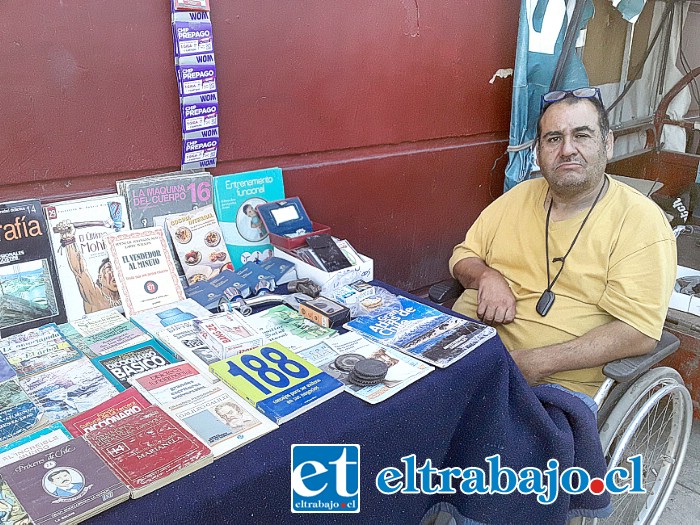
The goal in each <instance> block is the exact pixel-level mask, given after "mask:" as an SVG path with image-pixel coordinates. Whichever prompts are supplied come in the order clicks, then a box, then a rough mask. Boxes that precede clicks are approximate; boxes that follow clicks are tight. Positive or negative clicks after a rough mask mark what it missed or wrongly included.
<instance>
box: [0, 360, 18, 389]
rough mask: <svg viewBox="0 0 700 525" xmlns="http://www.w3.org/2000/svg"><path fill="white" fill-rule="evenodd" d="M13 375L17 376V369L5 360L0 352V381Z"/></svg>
mask: <svg viewBox="0 0 700 525" xmlns="http://www.w3.org/2000/svg"><path fill="white" fill-rule="evenodd" d="M14 377H17V371H16V370H15V369H14V368H13V367H12V365H11V364H10V362H9V361H8V360H7V358H6V357H5V354H3V353H0V383H2V382H3V381H7V380H8V379H12V378H14Z"/></svg>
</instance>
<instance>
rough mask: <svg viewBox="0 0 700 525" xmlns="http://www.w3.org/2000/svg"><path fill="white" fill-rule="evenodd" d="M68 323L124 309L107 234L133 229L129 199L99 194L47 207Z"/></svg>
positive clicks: (52, 244)
mask: <svg viewBox="0 0 700 525" xmlns="http://www.w3.org/2000/svg"><path fill="white" fill-rule="evenodd" d="M44 213H45V214H46V220H47V223H48V233H49V236H50V238H51V246H52V247H53V251H54V257H55V261H56V270H57V271H58V278H59V280H60V282H61V290H62V291H63V297H64V300H65V304H66V316H67V318H68V320H72V319H75V318H77V317H80V316H82V315H85V314H87V313H92V312H97V311H100V310H104V309H105V308H116V307H120V306H121V298H120V297H119V290H118V289H117V282H116V281H115V279H114V273H113V272H112V263H110V261H109V258H108V257H107V246H106V245H105V240H104V238H105V236H106V235H108V234H110V233H113V232H119V231H122V230H129V220H128V217H127V214H126V205H125V202H124V197H123V196H121V195H116V194H114V195H104V196H95V197H89V198H85V199H76V200H70V201H65V202H57V203H54V204H49V205H46V206H44Z"/></svg>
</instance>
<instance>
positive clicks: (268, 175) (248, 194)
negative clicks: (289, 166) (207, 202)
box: [213, 168, 284, 268]
mask: <svg viewBox="0 0 700 525" xmlns="http://www.w3.org/2000/svg"><path fill="white" fill-rule="evenodd" d="M213 184H214V209H215V210H216V215H217V217H219V224H220V225H221V231H222V233H223V236H224V241H225V242H226V248H227V249H228V253H229V255H230V256H231V261H233V266H234V267H235V268H238V267H240V266H241V265H242V264H245V263H246V262H248V261H263V260H265V259H268V258H269V257H272V245H271V244H270V242H269V238H268V232H267V230H266V229H265V225H264V224H263V222H262V219H261V218H260V216H259V215H258V212H257V211H256V209H255V208H256V206H258V205H259V204H265V203H267V202H272V201H276V200H280V199H284V180H283V178H282V170H281V169H280V168H268V169H264V170H256V171H248V172H244V173H234V174H230V175H218V176H216V177H214V181H213Z"/></svg>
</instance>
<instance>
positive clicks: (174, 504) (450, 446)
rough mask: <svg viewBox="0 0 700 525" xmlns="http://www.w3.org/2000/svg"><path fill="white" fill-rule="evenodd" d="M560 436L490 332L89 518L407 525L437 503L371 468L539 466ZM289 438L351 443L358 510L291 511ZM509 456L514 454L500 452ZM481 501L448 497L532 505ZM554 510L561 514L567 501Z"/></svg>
mask: <svg viewBox="0 0 700 525" xmlns="http://www.w3.org/2000/svg"><path fill="white" fill-rule="evenodd" d="M387 288H390V287H387ZM390 289H391V288H390ZM392 291H394V292H398V290H392ZM549 390H553V389H551V388H550V389H549ZM566 395H567V396H568V394H566ZM476 429H478V432H476V431H475V430H476ZM472 438H476V439H472ZM562 439H566V436H562V433H561V432H558V431H557V429H556V427H555V426H554V424H553V423H552V422H551V420H550V419H549V418H548V417H547V412H546V411H545V409H544V408H543V406H542V404H540V402H539V401H538V399H537V397H536V396H535V395H534V394H533V390H532V389H531V388H530V387H529V386H528V385H527V383H526V382H525V380H524V378H523V377H522V375H521V374H520V372H519V371H518V370H517V366H516V365H515V363H514V362H513V361H512V359H511V358H510V356H509V354H508V352H507V351H506V349H505V348H504V347H503V345H502V343H501V342H500V340H499V339H498V338H497V337H496V338H493V339H491V340H489V341H486V342H485V343H484V344H483V345H482V346H480V347H478V348H477V349H476V350H474V351H473V352H472V353H470V354H469V355H467V356H465V357H464V358H463V359H461V360H460V361H458V362H456V363H454V364H453V365H452V366H450V367H448V368H446V369H436V370H435V371H433V372H432V373H430V374H428V375H427V376H426V377H424V378H422V379H420V380H419V381H418V382H416V383H414V384H412V385H409V386H408V387H407V388H406V389H404V390H403V391H401V392H399V393H398V394H396V395H395V396H393V397H392V398H390V399H388V400H386V401H384V402H381V403H379V404H377V405H369V404H367V403H365V402H363V401H361V400H360V399H358V398H356V397H354V396H352V395H350V394H348V393H341V394H340V395H338V396H336V397H334V398H332V399H330V400H329V401H327V402H325V403H323V404H321V405H319V406H317V407H315V408H313V409H311V410H310V411H308V412H306V413H304V414H302V415H300V416H298V417H296V418H294V419H292V420H291V421H289V422H286V423H284V424H282V425H281V426H280V428H279V429H278V430H275V431H273V432H271V433H270V434H268V435H266V436H263V437H262V438H260V439H258V440H256V441H254V442H252V443H250V444H248V445H246V446H244V447H243V448H241V449H239V450H236V451H233V452H231V453H230V454H228V455H226V456H224V457H222V458H221V459H218V460H216V461H215V462H214V463H213V464H212V465H209V466H207V467H205V468H203V469H201V470H198V471H196V472H194V473H192V474H190V475H188V476H187V477H185V478H183V479H181V480H179V481H176V482H175V483H172V484H170V485H167V486H165V487H163V488H161V489H159V490H158V491H156V492H154V493H151V494H149V495H147V496H145V497H143V498H140V499H136V500H129V501H127V502H126V503H123V504H121V505H118V506H117V507H114V508H112V509H110V510H108V511H106V512H104V513H103V514H100V515H98V516H96V517H95V518H93V519H92V520H91V521H90V523H94V524H111V523H115V524H116V523H120V524H121V523H138V524H148V523H154V524H155V523H158V524H161V523H162V524H165V523H167V524H180V523H183V524H184V523H187V524H201V523H211V524H225V523H236V524H263V523H264V524H279V523H348V524H358V523H367V524H380V523H381V524H390V523H397V524H399V523H400V524H402V525H404V524H417V523H418V522H419V521H420V519H421V517H422V516H423V515H424V514H425V512H426V510H427V509H428V508H429V507H430V506H431V505H432V504H433V503H434V502H436V501H441V500H444V499H445V496H441V497H437V498H436V497H435V496H429V495H423V494H420V495H402V494H400V493H398V494H395V495H392V496H386V495H383V494H382V493H380V492H379V490H378V489H377V488H376V486H375V478H376V475H377V473H378V472H379V471H380V470H382V469H383V468H385V467H390V466H394V467H397V468H400V469H401V468H402V467H403V464H402V463H401V458H402V457H403V456H406V455H410V454H416V456H417V458H418V461H419V465H420V464H422V462H423V461H424V460H425V459H426V458H430V459H432V462H433V465H435V466H441V465H442V466H453V465H454V466H463V467H467V466H480V467H485V463H484V457H485V455H489V454H495V453H501V455H502V457H503V464H508V461H509V457H510V459H511V460H512V461H513V462H515V463H516V464H517V463H518V462H521V463H524V465H528V464H530V465H532V466H538V465H539V464H542V462H543V461H544V460H543V459H542V458H545V457H551V456H547V454H548V453H549V452H551V450H552V449H553V448H554V447H556V446H557V444H558V443H559V441H560V440H562ZM295 443H319V444H322V443H329V444H334V443H356V444H359V445H360V447H361V452H360V454H361V456H360V457H361V469H360V470H361V472H360V477H361V494H360V502H361V503H360V504H361V512H360V513H359V514H350V513H346V514H293V513H292V512H291V510H290V506H291V505H290V500H291V498H290V491H291V488H290V458H291V452H290V449H291V446H292V445H293V444H295ZM510 450H513V451H517V453H515V452H514V454H513V455H512V456H511V455H510V453H509V451H510ZM530 460H532V461H533V462H534V463H533V462H529V461H530ZM516 468H517V467H516ZM485 498H487V497H481V496H469V497H464V496H462V497H461V499H459V498H457V499H456V500H455V501H454V502H455V503H456V504H457V505H458V506H459V508H460V510H461V511H464V512H469V510H470V505H472V504H473V505H475V506H476V507H475V510H474V512H473V513H472V514H473V515H474V516H475V517H476V518H477V519H480V518H481V519H485V518H488V516H489V515H491V516H493V514H489V513H491V512H503V511H504V510H505V511H506V512H518V509H520V510H521V511H525V512H528V510H527V509H528V508H531V506H533V497H532V496H529V497H528V498H529V500H528V503H527V504H525V501H524V500H523V498H525V496H521V495H517V494H515V495H511V496H509V497H506V496H491V497H490V498H489V499H485ZM506 498H507V499H506ZM504 502H507V504H504ZM562 504H564V502H563V499H562ZM504 505H505V506H504ZM565 505H566V507H565V508H564V511H563V512H564V513H566V510H567V509H568V499H567V500H566V503H565ZM511 507H512V511H511V510H508V509H509V508H511ZM534 507H537V508H538V510H544V511H546V512H551V513H554V514H553V515H556V513H557V512H559V513H561V511H562V509H561V508H558V509H557V508H556V507H557V505H556V504H555V505H549V506H546V508H545V506H543V505H534ZM540 507H542V509H539V508H540ZM559 515H560V516H561V514H559ZM525 521H527V520H525ZM538 522H540V523H544V522H545V521H540V520H539V519H538ZM548 522H549V523H553V522H552V521H548Z"/></svg>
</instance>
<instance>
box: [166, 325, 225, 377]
mask: <svg viewBox="0 0 700 525" xmlns="http://www.w3.org/2000/svg"><path fill="white" fill-rule="evenodd" d="M157 337H158V340H159V341H161V342H162V343H163V344H164V345H165V346H167V347H168V348H169V349H170V350H172V351H173V352H174V353H175V354H177V355H178V356H180V358H181V359H183V360H184V361H187V362H188V363H190V364H191V365H192V366H193V367H195V368H196V369H197V371H198V372H199V373H200V374H202V375H203V376H204V377H206V378H207V379H208V380H209V381H210V382H211V383H214V382H216V381H218V380H219V378H218V377H216V376H215V375H214V374H212V373H211V372H210V371H209V365H211V364H213V363H216V362H217V361H219V360H220V357H219V354H218V352H216V351H215V350H213V349H212V348H210V347H209V345H207V343H205V342H204V340H203V339H202V338H201V337H200V335H199V330H198V329H197V327H196V326H195V324H194V321H193V320H191V319H190V320H189V321H184V322H182V323H177V324H174V325H172V326H168V327H167V328H165V329H164V330H161V331H160V332H158V335H157Z"/></svg>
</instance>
